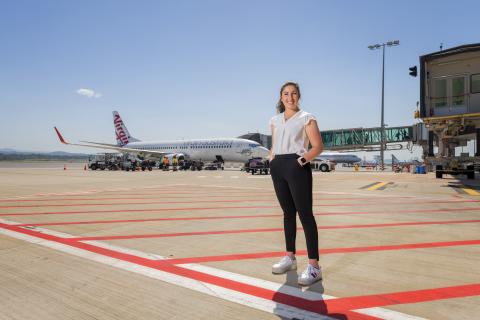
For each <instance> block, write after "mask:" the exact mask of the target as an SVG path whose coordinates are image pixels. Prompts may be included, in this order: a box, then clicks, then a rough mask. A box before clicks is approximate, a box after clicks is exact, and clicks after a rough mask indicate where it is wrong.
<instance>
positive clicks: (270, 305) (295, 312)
mask: <svg viewBox="0 0 480 320" xmlns="http://www.w3.org/2000/svg"><path fill="white" fill-rule="evenodd" d="M1 222H2V223H5V224H7V223H8V224H10V225H12V224H15V223H16V222H13V221H8V220H4V219H1ZM35 230H36V231H41V232H42V233H45V234H50V235H57V236H58V235H60V236H62V237H63V238H70V237H73V236H72V235H69V234H66V233H61V232H56V231H53V230H48V229H44V228H35ZM0 234H4V235H7V236H11V237H13V238H17V239H21V240H25V241H28V242H30V243H34V244H38V245H42V246H45V247H49V248H51V249H55V250H59V251H62V252H65V253H69V254H72V255H75V256H79V257H82V258H85V259H88V260H92V261H96V262H99V263H102V264H106V265H110V266H112V267H115V268H119V269H123V270H127V271H131V272H134V273H137V274H141V275H144V276H147V277H150V278H154V279H157V280H161V281H164V282H168V283H171V284H174V285H178V286H181V287H184V288H187V289H191V290H194V291H198V292H202V293H205V294H208V295H211V296H214V297H217V298H221V299H224V300H228V301H232V302H236V303H239V304H242V305H245V306H247V307H252V308H255V309H258V310H262V311H266V312H270V313H274V314H277V315H280V316H282V317H287V318H289V319H294V318H295V319H308V320H310V319H312V320H313V319H324V320H327V319H328V320H330V319H332V318H330V317H327V316H322V315H319V314H316V313H312V312H309V311H305V310H302V309H298V308H295V307H291V306H288V305H284V304H281V303H276V302H273V301H271V300H267V299H263V298H258V297H255V296H252V295H248V294H244V293H240V292H237V291H235V290H231V289H227V288H223V287H219V286H216V285H212V284H209V283H204V282H201V281H197V280H193V279H190V278H186V277H182V276H178V275H175V274H172V273H168V272H164V271H160V270H157V269H153V268H149V267H144V266H141V265H137V264H134V263H130V262H126V261H123V260H119V259H115V258H111V257H108V256H104V255H101V254H97V253H93V252H90V251H87V250H83V249H79V248H75V247H71V246H68V245H64V244H62V243H58V242H55V241H50V240H44V239H39V238H36V237H33V236H29V235H26V234H23V233H19V232H15V231H10V230H6V229H3V228H0ZM84 242H85V243H88V244H91V245H96V246H98V247H102V248H106V249H110V250H114V251H117V252H119V253H127V254H131V255H135V256H138V257H142V258H146V259H150V260H163V259H167V258H166V257H164V256H160V255H156V254H151V253H145V252H141V251H138V250H134V249H128V248H124V247H119V246H114V245H110V244H107V243H104V242H100V241H84ZM179 267H183V268H186V269H190V270H195V271H199V272H203V273H206V274H210V275H214V276H218V277H222V278H224V279H231V280H234V281H238V282H241V283H245V284H250V285H253V286H257V287H259V288H264V289H267V290H273V291H278V292H282V293H285V294H289V295H292V296H295V297H301V298H304V299H307V300H327V299H335V297H333V296H328V295H322V294H320V293H317V292H311V291H302V290H301V289H299V288H295V287H291V286H288V285H285V284H279V283H275V282H271V281H267V280H262V279H257V278H253V277H249V276H245V275H240V274H236V273H233V272H228V271H224V270H220V269H216V268H212V267H208V266H203V265H199V264H183V265H179ZM355 312H358V313H363V314H367V315H372V316H376V317H379V318H382V319H389V320H422V319H423V318H419V317H415V316H411V315H408V314H403V313H400V312H397V311H392V310H388V309H384V308H368V309H359V310H355Z"/></svg>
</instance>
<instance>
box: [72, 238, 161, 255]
mask: <svg viewBox="0 0 480 320" xmlns="http://www.w3.org/2000/svg"><path fill="white" fill-rule="evenodd" d="M81 242H83V243H87V244H90V245H92V246H96V247H100V248H104V249H108V250H112V251H117V252H120V253H126V254H130V255H132V256H137V257H140V258H144V259H149V260H166V259H168V257H164V256H161V255H158V254H153V253H148V252H143V251H138V250H135V249H128V248H124V247H119V246H115V245H113V244H110V243H105V242H102V241H90V240H87V241H81Z"/></svg>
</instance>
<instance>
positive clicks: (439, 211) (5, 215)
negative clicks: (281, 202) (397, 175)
mask: <svg viewBox="0 0 480 320" xmlns="http://www.w3.org/2000/svg"><path fill="white" fill-rule="evenodd" d="M264 208H278V206H234V207H204V208H201V207H200V208H195V207H192V208H188V207H185V208H152V209H127V210H84V211H52V212H48V211H46V212H26V213H2V214H0V217H7V216H36V215H50V214H88V213H122V212H163V211H188V210H192V211H201V210H223V209H264ZM477 210H480V207H478V208H452V209H425V210H422V209H420V210H396V211H388V212H386V211H346V212H322V213H315V215H318V216H330V215H349V214H403V213H422V212H425V213H428V212H430V213H434V212H437V213H441V212H457V211H477Z"/></svg>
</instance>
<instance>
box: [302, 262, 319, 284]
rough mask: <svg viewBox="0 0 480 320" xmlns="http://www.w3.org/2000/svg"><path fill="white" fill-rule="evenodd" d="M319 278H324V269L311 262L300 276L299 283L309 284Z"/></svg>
mask: <svg viewBox="0 0 480 320" xmlns="http://www.w3.org/2000/svg"><path fill="white" fill-rule="evenodd" d="M319 280H322V270H320V269H317V268H315V267H314V266H312V265H311V264H309V265H308V266H307V268H306V269H305V270H304V271H303V272H302V274H301V275H300V276H299V277H298V284H299V285H302V286H309V285H311V284H314V283H315V282H317V281H319Z"/></svg>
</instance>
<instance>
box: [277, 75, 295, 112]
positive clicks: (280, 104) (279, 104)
mask: <svg viewBox="0 0 480 320" xmlns="http://www.w3.org/2000/svg"><path fill="white" fill-rule="evenodd" d="M288 86H294V87H295V89H296V90H297V93H298V99H300V97H301V94H300V86H299V85H298V83H296V82H293V81H287V82H285V83H284V84H283V86H282V87H281V88H280V98H279V99H278V102H277V111H278V113H282V112H284V111H285V106H284V105H283V102H282V93H283V89H285V87H288Z"/></svg>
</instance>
